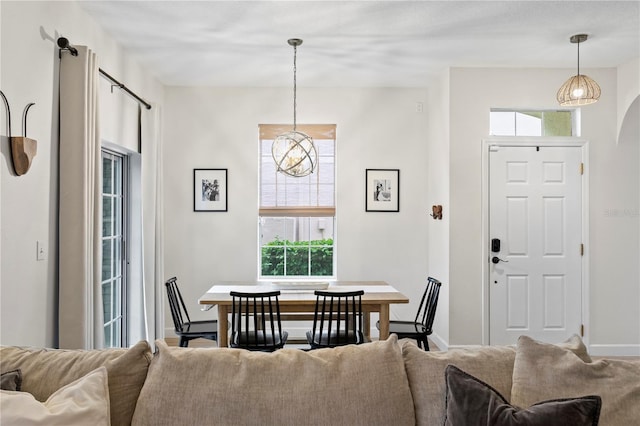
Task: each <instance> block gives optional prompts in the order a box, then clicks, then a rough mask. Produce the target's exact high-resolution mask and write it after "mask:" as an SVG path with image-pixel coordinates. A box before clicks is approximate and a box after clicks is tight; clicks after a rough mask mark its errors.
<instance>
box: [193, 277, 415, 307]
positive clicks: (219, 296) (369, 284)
mask: <svg viewBox="0 0 640 426" xmlns="http://www.w3.org/2000/svg"><path fill="white" fill-rule="evenodd" d="M289 284H290V283H285V282H269V281H263V282H256V281H253V282H248V281H245V282H233V281H226V282H219V283H216V284H214V285H213V286H212V287H211V288H210V289H209V290H207V292H206V293H205V294H204V295H202V296H201V297H200V298H199V299H198V303H199V304H201V305H220V304H224V305H228V304H231V301H232V298H231V295H230V294H229V292H231V291H242V292H247V293H251V292H256V293H257V292H266V291H272V290H280V296H279V301H280V304H281V305H286V304H288V303H295V304H298V305H301V304H310V305H313V304H315V301H316V296H315V295H314V294H313V292H314V290H313V289H309V288H303V289H301V290H297V289H296V290H292V289H290V285H289ZM301 287H306V286H305V284H304V283H301ZM281 288H282V289H281ZM326 290H327V291H355V290H364V295H363V296H362V304H363V305H367V304H380V303H384V304H387V303H409V299H408V298H407V297H406V296H405V295H404V294H402V293H400V292H399V291H398V290H396V289H395V288H394V287H392V286H390V285H389V284H387V283H386V282H384V281H331V282H328V286H327V287H326Z"/></svg>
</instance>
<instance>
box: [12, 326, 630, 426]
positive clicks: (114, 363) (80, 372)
mask: <svg viewBox="0 0 640 426" xmlns="http://www.w3.org/2000/svg"><path fill="white" fill-rule="evenodd" d="M155 346H156V348H155V351H154V353H152V351H151V348H150V346H149V344H148V343H147V342H145V341H142V342H139V343H138V344H136V345H135V346H133V347H131V348H129V349H103V350H63V349H38V348H25V347H9V346H5V347H2V348H0V372H1V373H2V382H3V383H2V388H3V389H8V390H2V391H1V392H2V395H1V398H0V424H2V425H3V426H6V425H11V424H19V425H23V424H49V425H52V424H65V425H68V424H82V425H85V424H89V425H91V426H97V425H101V424H111V425H128V424H133V425H245V424H246V425H414V424H415V425H443V424H447V425H448V424H451V425H464V424H491V425H502V424H518V425H522V424H536V425H537V424H544V425H554V424H562V425H568V424H570V425H579V424H588V425H596V424H600V425H605V426H608V425H620V426H622V425H625V426H626V425H633V424H640V423H639V421H640V420H639V419H640V362H637V361H624V360H597V361H593V360H592V359H591V358H590V356H589V354H588V353H587V350H586V348H585V346H584V344H583V343H582V341H581V340H580V338H579V337H578V336H574V337H572V338H571V339H569V340H568V341H566V342H564V343H561V344H557V345H551V344H547V343H542V342H538V341H535V340H533V339H530V338H528V337H525V336H523V337H521V338H520V339H519V341H518V344H517V345H515V346H485V347H477V348H468V349H452V350H449V351H446V352H437V351H432V352H425V351H423V350H421V349H419V348H418V347H417V346H416V345H415V344H414V343H413V342H412V341H408V340H404V339H403V340H402V341H398V339H397V337H396V336H395V335H391V337H389V339H387V340H386V341H377V342H372V343H367V344H363V345H358V346H355V345H350V346H344V347H338V348H332V349H319V350H314V351H303V350H300V349H288V348H285V349H282V350H279V351H277V352H274V353H261V352H249V351H245V350H241V349H229V348H179V347H169V346H167V345H166V343H165V342H164V341H162V340H158V341H156V342H155ZM70 401H71V402H70ZM519 407H524V408H527V409H521V408H519ZM76 413H78V414H77V416H76V417H74V415H76ZM56 415H60V416H61V417H55V416H56ZM33 416H36V417H37V418H36V419H33V418H32V417H33ZM47 416H53V417H47ZM519 416H520V417H519ZM550 419H551V420H550ZM40 420H42V421H43V422H42V423H38V421H40ZM598 422H599V423H598Z"/></svg>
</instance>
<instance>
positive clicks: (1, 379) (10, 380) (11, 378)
mask: <svg viewBox="0 0 640 426" xmlns="http://www.w3.org/2000/svg"><path fill="white" fill-rule="evenodd" d="M21 386H22V371H20V369H19V368H17V369H15V370H11V371H7V372H6V373H2V375H1V376H0V389H2V390H10V391H19V390H20V387H21Z"/></svg>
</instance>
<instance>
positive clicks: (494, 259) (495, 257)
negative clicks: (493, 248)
mask: <svg viewBox="0 0 640 426" xmlns="http://www.w3.org/2000/svg"><path fill="white" fill-rule="evenodd" d="M491 261H492V262H493V263H499V262H505V263H509V261H508V260H503V259H500V258H499V257H498V256H493V257H492V258H491Z"/></svg>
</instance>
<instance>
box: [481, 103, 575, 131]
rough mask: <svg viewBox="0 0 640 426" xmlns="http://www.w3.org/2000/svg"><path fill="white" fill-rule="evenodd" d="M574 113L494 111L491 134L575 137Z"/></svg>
mask: <svg viewBox="0 0 640 426" xmlns="http://www.w3.org/2000/svg"><path fill="white" fill-rule="evenodd" d="M573 112H574V111H572V110H564V111H556V110H548V111H526V110H520V111H516V110H502V109H492V110H491V112H490V115H489V128H490V131H489V133H490V134H491V135H493V136H573V135H575V134H576V133H577V132H575V131H574V130H575V128H576V126H575V120H574V114H573Z"/></svg>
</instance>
